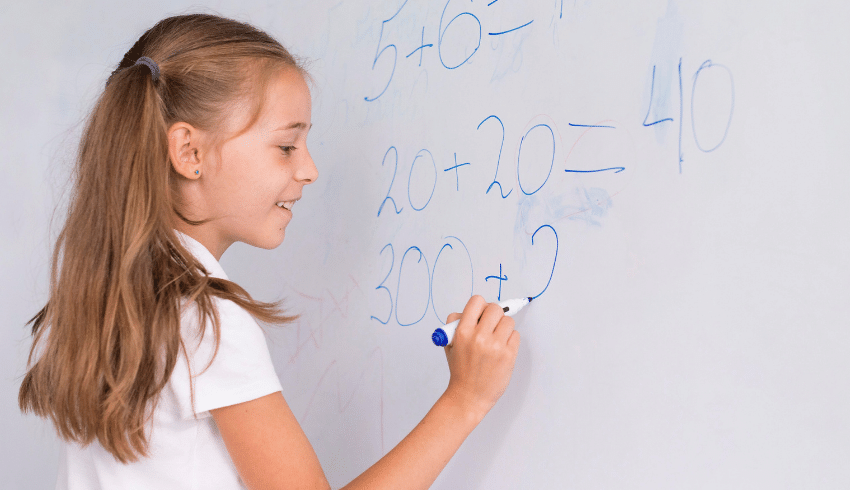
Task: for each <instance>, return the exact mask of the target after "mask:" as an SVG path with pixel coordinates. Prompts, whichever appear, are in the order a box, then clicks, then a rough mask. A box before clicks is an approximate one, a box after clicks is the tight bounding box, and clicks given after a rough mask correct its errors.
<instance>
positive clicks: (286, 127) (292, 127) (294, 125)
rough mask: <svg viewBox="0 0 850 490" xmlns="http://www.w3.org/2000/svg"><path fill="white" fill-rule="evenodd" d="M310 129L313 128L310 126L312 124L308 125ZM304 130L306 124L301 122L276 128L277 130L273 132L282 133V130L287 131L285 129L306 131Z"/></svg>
mask: <svg viewBox="0 0 850 490" xmlns="http://www.w3.org/2000/svg"><path fill="white" fill-rule="evenodd" d="M310 127H311V128H312V127H313V125H312V124H310ZM306 128H307V124H306V123H303V122H294V123H292V124H289V125H287V126H281V127H279V128H277V129H275V130H274V131H284V130H287V129H306Z"/></svg>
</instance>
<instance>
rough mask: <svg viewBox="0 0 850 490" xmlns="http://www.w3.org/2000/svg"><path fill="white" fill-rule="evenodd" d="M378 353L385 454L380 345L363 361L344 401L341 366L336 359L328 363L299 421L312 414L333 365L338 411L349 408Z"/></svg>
mask: <svg viewBox="0 0 850 490" xmlns="http://www.w3.org/2000/svg"><path fill="white" fill-rule="evenodd" d="M376 353H377V357H378V360H379V361H380V362H379V364H378V366H379V372H380V374H381V386H380V391H379V401H380V410H379V417H380V419H379V421H380V427H381V454H385V453H384V352H383V351H382V350H381V347H380V346H378V347H375V348H374V349H373V350H372V352H370V353H369V355H368V356H367V357H366V362H364V363H363V369H362V371H361V372H360V377H359V378H358V379H357V382H356V383H355V384H354V389H353V390H352V392H351V395H350V396H348V399H347V400H345V401H344V402H343V396H342V388H341V387H340V384H339V369H340V368H339V366H337V361H336V359H334V360H333V361H331V363H330V364H328V367H326V368H325V372H324V373H322V377H321V378H319V382H318V383H316V387H315V388H314V389H313V393H311V394H310V400H309V401H308V402H307V408H305V409H304V414H303V415H302V416H301V420H300V421H299V423H300V424H301V425H304V420H305V419H306V418H307V415H309V414H310V409H311V408H312V406H313V399H314V398H315V397H316V393H318V391H319V388H321V387H322V385H323V384H324V382H325V378H327V377H328V375H329V374H330V372H331V368H333V367H336V369H335V370H334V372H335V373H336V396H337V411H338V413H340V414H341V413H343V412H345V411H346V410H347V409H348V406H349V405H350V404H351V400H353V399H354V395H356V394H357V392H358V390H359V389H360V387H361V386H362V385H363V378H364V377H365V376H366V373H367V371H368V370H369V366H370V363H369V361H370V360H371V359H372V358H373V357H374V356H375V355H376Z"/></svg>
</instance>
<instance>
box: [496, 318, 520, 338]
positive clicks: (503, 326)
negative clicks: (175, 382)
mask: <svg viewBox="0 0 850 490" xmlns="http://www.w3.org/2000/svg"><path fill="white" fill-rule="evenodd" d="M514 326H515V323H514V319H513V318H511V317H509V316H503V317H502V319H501V320H499V323H498V324H497V325H496V330H494V331H493V335H494V336H495V337H496V338H497V339H498V340H499V342H501V343H502V344H507V343H508V339H509V338H510V336H511V334H513V332H514Z"/></svg>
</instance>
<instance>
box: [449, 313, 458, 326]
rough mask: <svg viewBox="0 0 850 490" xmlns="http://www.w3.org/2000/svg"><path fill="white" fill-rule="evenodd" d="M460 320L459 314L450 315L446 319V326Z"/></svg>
mask: <svg viewBox="0 0 850 490" xmlns="http://www.w3.org/2000/svg"><path fill="white" fill-rule="evenodd" d="M459 319H460V313H450V314H449V317H448V318H447V319H446V324H449V323H451V322H453V321H455V320H459Z"/></svg>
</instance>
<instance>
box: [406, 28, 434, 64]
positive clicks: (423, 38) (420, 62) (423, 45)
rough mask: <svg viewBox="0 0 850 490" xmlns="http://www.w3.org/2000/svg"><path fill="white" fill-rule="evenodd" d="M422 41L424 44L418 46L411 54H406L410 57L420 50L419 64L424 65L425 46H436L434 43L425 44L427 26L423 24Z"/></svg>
mask: <svg viewBox="0 0 850 490" xmlns="http://www.w3.org/2000/svg"><path fill="white" fill-rule="evenodd" d="M420 42H421V43H422V44H421V45H420V46H419V47H418V48H416V49H414V50H413V51H411V52H410V54H409V55H407V56H405V58H410V57H411V56H413V53H415V52H417V51H419V66H422V53H424V52H425V48H433V47H434V45H433V44H425V26H422V41H420Z"/></svg>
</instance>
